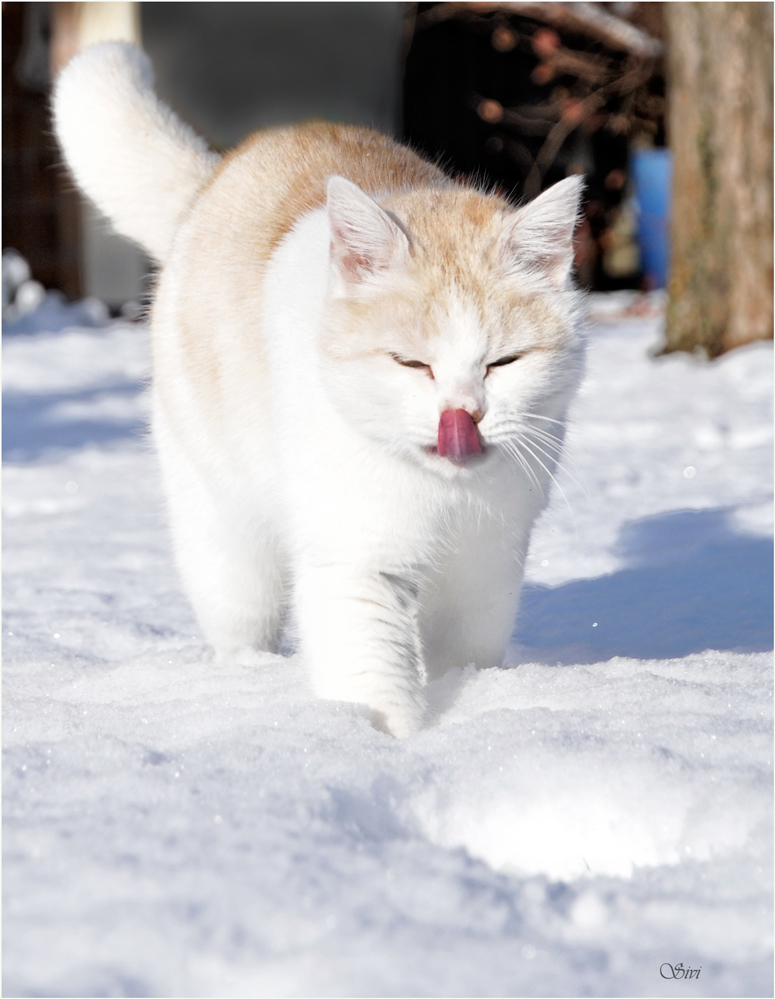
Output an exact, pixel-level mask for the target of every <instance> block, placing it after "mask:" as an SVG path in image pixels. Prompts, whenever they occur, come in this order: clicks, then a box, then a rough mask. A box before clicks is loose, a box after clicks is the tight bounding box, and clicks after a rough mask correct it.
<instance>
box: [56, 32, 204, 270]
mask: <svg viewBox="0 0 775 999" xmlns="http://www.w3.org/2000/svg"><path fill="white" fill-rule="evenodd" d="M152 83H153V74H152V71H151V66H150V63H149V62H148V58H147V57H146V55H145V53H143V52H141V51H140V49H138V48H137V47H136V46H135V45H130V44H129V43H127V42H103V43H101V44H99V45H92V46H90V47H89V48H87V49H84V51H83V52H81V53H79V54H78V55H76V56H75V57H74V58H73V59H71V61H70V62H69V63H68V64H67V66H66V67H65V68H64V70H62V73H61V74H60V76H59V79H58V81H57V84H56V88H55V91H54V98H53V115H54V129H55V131H56V136H57V139H58V140H59V143H60V145H61V147H62V150H63V152H64V156H65V160H66V162H67V165H68V166H69V168H70V170H71V171H72V173H73V175H74V177H75V179H76V181H77V183H78V186H79V187H80V188H81V189H82V190H83V191H84V192H85V193H86V194H87V195H88V196H89V197H90V198H91V199H92V200H93V201H94V202H95V204H96V205H97V207H98V208H99V209H100V210H101V211H102V212H103V213H104V214H105V215H107V217H108V218H109V219H110V221H111V222H112V223H113V226H114V227H115V229H116V230H117V231H118V232H120V233H121V234H122V235H124V236H128V237H129V238H130V239H132V240H134V241H135V242H137V243H139V244H140V245H141V246H142V247H143V248H144V249H145V250H147V251H148V253H150V254H151V256H153V257H155V258H156V260H158V261H160V262H163V261H164V260H166V258H167V256H168V255H169V252H170V249H171V246H172V240H173V237H174V235H175V231H176V229H177V228H178V226H179V224H180V222H181V221H182V219H183V217H184V216H185V213H186V209H187V207H188V206H189V204H190V203H191V201H192V200H193V198H194V196H195V194H196V192H197V191H198V190H199V188H200V187H201V186H202V185H203V184H204V183H205V182H206V181H207V179H208V178H209V177H210V175H211V174H212V172H213V170H214V169H215V167H216V166H217V164H218V162H219V160H220V157H219V156H218V155H217V154H216V153H213V152H211V151H210V150H209V149H208V147H207V143H206V142H205V141H204V140H203V139H201V138H200V137H199V136H198V135H196V134H195V133H194V132H193V131H192V130H191V129H190V128H189V127H188V126H187V125H184V124H183V122H181V121H180V120H179V119H178V118H177V117H176V116H175V115H174V114H173V112H172V111H171V110H170V109H169V108H168V107H166V106H165V105H164V104H162V103H161V102H160V101H159V99H158V98H157V97H156V95H155V93H154V92H153V89H152Z"/></svg>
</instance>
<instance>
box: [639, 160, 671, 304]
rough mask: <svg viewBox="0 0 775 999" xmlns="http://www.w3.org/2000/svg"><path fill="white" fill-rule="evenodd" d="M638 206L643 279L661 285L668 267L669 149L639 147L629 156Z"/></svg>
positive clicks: (665, 280)
mask: <svg viewBox="0 0 775 999" xmlns="http://www.w3.org/2000/svg"><path fill="white" fill-rule="evenodd" d="M630 170H631V173H632V178H633V181H634V184H635V201H636V204H637V206H638V246H639V247H640V257H641V264H642V266H643V273H644V276H645V278H646V281H647V282H648V283H649V284H650V285H651V286H652V287H653V288H664V287H665V286H666V284H667V276H668V271H669V267H670V192H671V184H672V175H673V160H672V154H671V152H670V150H669V149H639V150H637V151H636V152H633V153H632V155H631V157H630Z"/></svg>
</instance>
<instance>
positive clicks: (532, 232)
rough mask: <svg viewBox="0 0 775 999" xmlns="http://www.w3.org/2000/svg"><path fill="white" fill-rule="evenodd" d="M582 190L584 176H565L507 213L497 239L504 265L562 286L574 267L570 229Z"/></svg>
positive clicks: (576, 214)
mask: <svg viewBox="0 0 775 999" xmlns="http://www.w3.org/2000/svg"><path fill="white" fill-rule="evenodd" d="M583 190H584V180H583V178H581V177H577V176H575V177H566V178H565V180H561V181H560V182H559V183H557V184H554V185H553V186H552V187H550V188H549V189H548V190H547V191H544V192H543V194H540V195H539V196H538V197H537V198H536V199H535V200H534V201H531V202H530V203H529V204H527V205H525V206H524V208H520V209H519V210H518V211H517V212H515V213H514V214H513V215H510V216H509V217H508V218H507V219H506V220H505V225H504V229H503V232H502V233H501V235H500V238H499V240H498V254H499V257H500V260H501V262H502V263H503V265H504V266H505V267H506V268H507V269H508V270H510V271H519V272H522V273H534V274H540V275H542V276H545V277H547V278H548V279H549V281H550V283H551V284H552V285H554V287H555V288H564V287H565V286H566V284H567V281H568V278H569V277H570V273H571V269H572V267H573V230H574V229H575V228H576V223H577V222H578V219H579V209H580V206H581V194H582V192H583Z"/></svg>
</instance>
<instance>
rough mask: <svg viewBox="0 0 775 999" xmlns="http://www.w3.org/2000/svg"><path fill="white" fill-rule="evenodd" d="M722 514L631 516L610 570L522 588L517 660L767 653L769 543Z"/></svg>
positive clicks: (770, 618) (770, 575) (770, 572)
mask: <svg viewBox="0 0 775 999" xmlns="http://www.w3.org/2000/svg"><path fill="white" fill-rule="evenodd" d="M729 515H730V511H729V510H726V509H713V510H681V511H677V512H674V513H667V514H662V515H660V516H656V517H648V518H646V519H644V520H639V521H634V522H632V523H629V524H626V525H625V527H624V529H623V531H622V534H621V537H620V551H621V554H622V557H623V559H624V563H625V565H624V568H622V569H620V570H619V571H618V572H614V573H611V574H610V575H608V576H601V577H598V578H595V579H581V580H574V581H573V582H570V583H565V584H563V585H561V586H556V587H546V586H536V585H530V584H527V585H526V586H525V588H524V591H523V597H522V606H521V610H520V616H519V625H518V628H517V634H516V637H517V640H518V642H519V645H520V649H521V657H520V658H521V659H522V660H523V661H529V662H548V663H557V664H566V663H567V664H569V663H583V662H601V661H603V660H605V659H610V658H612V657H613V656H626V657H629V658H634V659H671V658H678V657H681V656H685V655H688V654H689V653H692V652H703V651H705V650H706V649H735V650H737V651H743V652H764V651H768V650H769V649H771V648H772V647H773V615H772V607H773V545H772V540H771V539H768V538H761V537H753V536H750V535H745V534H739V533H737V532H736V531H735V530H734V529H733V526H732V525H731V522H730V516H729ZM595 625H596V626H595Z"/></svg>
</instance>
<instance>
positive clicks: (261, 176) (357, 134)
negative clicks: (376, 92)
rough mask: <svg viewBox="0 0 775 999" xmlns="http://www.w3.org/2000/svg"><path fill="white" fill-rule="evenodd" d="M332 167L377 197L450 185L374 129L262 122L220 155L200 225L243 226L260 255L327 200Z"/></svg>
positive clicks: (217, 231)
mask: <svg viewBox="0 0 775 999" xmlns="http://www.w3.org/2000/svg"><path fill="white" fill-rule="evenodd" d="M333 174H338V175H340V176H342V177H346V178H347V179H348V180H351V181H352V182H353V183H355V184H357V185H358V186H359V187H360V188H361V189H362V190H364V191H365V192H366V193H367V194H371V195H375V196H376V195H380V194H388V193H391V192H394V191H401V190H407V189H412V188H418V187H429V186H431V187H435V186H446V185H448V184H450V181H449V179H448V178H447V177H446V175H445V174H444V173H443V171H442V170H441V169H440V168H439V167H437V166H435V165H434V164H432V163H429V162H428V161H427V160H424V159H423V158H422V157H421V156H419V155H417V153H415V152H413V151H412V150H411V149H408V148H407V147H406V146H402V145H400V144H399V143H397V142H395V141H394V140H393V139H391V138H389V137H388V136H386V135H382V134H381V133H379V132H376V131H374V130H372V129H368V128H361V127H356V126H347V125H336V124H332V123H329V122H310V123H307V124H303V125H298V126H293V127H288V128H273V129H266V130H265V131H262V132H257V133H256V134H254V135H252V136H250V137H249V138H248V139H247V140H246V141H245V142H244V143H243V144H242V145H241V146H238V147H237V148H236V149H234V150H233V151H232V152H230V153H229V154H227V155H226V156H225V157H224V159H223V161H222V163H221V165H220V166H219V168H218V169H217V170H216V171H215V173H214V174H213V176H212V177H211V178H210V180H209V182H208V184H207V185H206V186H205V188H204V189H203V190H202V192H201V194H200V197H199V199H198V202H197V205H196V207H195V214H196V217H197V223H198V225H197V228H199V226H200V225H201V226H203V227H205V228H207V229H211V230H212V233H211V235H213V236H215V237H216V238H218V237H219V236H220V237H223V239H224V240H228V237H229V236H230V235H231V236H233V235H235V234H236V232H235V231H239V232H240V233H244V234H245V235H246V236H247V237H248V238H249V239H250V248H251V251H252V253H253V254H258V256H259V257H260V258H261V259H262V260H264V261H265V260H266V259H268V257H270V256H271V254H272V252H273V250H274V249H275V248H276V247H277V245H278V244H279V243H280V242H281V241H282V239H283V238H284V237H285V236H286V235H287V233H288V232H290V230H291V229H292V228H293V227H294V225H295V224H296V223H297V221H298V220H299V219H300V218H301V217H302V216H304V215H305V214H307V213H308V212H310V211H313V210H314V209H316V208H320V207H322V206H323V205H324V204H325V201H326V183H327V181H328V178H329V177H331V176H332V175H333ZM224 223H227V225H226V226H224ZM225 229H226V232H225V231H224V230H225ZM226 245H227V247H228V244H226Z"/></svg>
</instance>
